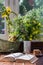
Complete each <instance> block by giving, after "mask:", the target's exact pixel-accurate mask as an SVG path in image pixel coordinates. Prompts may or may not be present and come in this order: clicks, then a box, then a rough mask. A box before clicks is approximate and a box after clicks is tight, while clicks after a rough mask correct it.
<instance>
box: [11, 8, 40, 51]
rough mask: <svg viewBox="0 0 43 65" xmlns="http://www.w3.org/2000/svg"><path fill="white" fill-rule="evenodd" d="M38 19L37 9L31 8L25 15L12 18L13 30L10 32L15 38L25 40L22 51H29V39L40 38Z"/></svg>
mask: <svg viewBox="0 0 43 65" xmlns="http://www.w3.org/2000/svg"><path fill="white" fill-rule="evenodd" d="M39 19H40V11H39V9H32V10H31V11H29V12H28V13H27V14H26V15H25V16H18V17H16V18H15V19H14V22H13V32H12V33H11V34H12V35H13V36H14V37H15V38H16V40H18V41H24V42H25V43H24V49H25V50H24V52H28V51H29V52H30V46H31V43H30V41H31V40H37V39H39V38H40V37H39V34H40V32H41V29H40V28H41V23H40V20H39ZM28 46H29V47H28ZM26 48H28V49H26Z"/></svg>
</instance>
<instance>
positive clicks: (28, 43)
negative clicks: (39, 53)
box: [24, 41, 31, 53]
mask: <svg viewBox="0 0 43 65" xmlns="http://www.w3.org/2000/svg"><path fill="white" fill-rule="evenodd" d="M30 51H31V41H24V53H30Z"/></svg>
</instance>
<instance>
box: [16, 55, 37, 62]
mask: <svg viewBox="0 0 43 65" xmlns="http://www.w3.org/2000/svg"><path fill="white" fill-rule="evenodd" d="M37 60H38V58H37V57H36V56H35V55H31V54H25V55H22V56H20V57H17V58H16V61H20V62H26V61H29V62H31V63H35V62H36V61H37Z"/></svg>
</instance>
